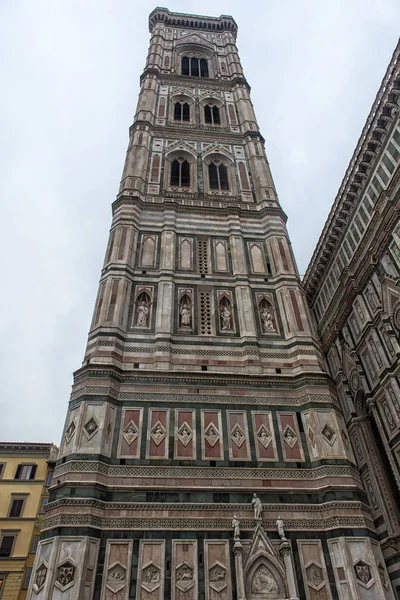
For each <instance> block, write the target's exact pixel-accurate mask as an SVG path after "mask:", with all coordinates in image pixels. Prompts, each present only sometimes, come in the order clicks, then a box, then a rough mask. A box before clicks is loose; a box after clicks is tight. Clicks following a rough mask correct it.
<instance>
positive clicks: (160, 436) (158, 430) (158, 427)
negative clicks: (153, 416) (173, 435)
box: [150, 421, 166, 446]
mask: <svg viewBox="0 0 400 600" xmlns="http://www.w3.org/2000/svg"><path fill="white" fill-rule="evenodd" d="M165 436H166V431H165V427H164V426H163V424H162V423H160V421H157V423H155V424H154V425H153V427H152V428H151V432H150V437H151V439H152V440H153V442H154V443H155V445H156V446H159V445H160V444H161V442H162V441H164V439H165Z"/></svg>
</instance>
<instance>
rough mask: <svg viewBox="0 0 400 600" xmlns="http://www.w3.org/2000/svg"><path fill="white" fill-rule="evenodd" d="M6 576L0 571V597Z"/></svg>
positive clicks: (0, 596)
mask: <svg viewBox="0 0 400 600" xmlns="http://www.w3.org/2000/svg"><path fill="white" fill-rule="evenodd" d="M6 577H7V575H6V574H5V573H0V598H2V596H3V592H4V588H5V587H6Z"/></svg>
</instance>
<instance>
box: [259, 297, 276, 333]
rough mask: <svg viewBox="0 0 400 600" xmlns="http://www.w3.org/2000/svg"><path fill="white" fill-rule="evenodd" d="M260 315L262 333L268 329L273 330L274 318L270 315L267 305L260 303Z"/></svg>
mask: <svg viewBox="0 0 400 600" xmlns="http://www.w3.org/2000/svg"><path fill="white" fill-rule="evenodd" d="M260 317H261V324H262V330H263V332H264V333H268V332H269V331H275V326H274V318H273V316H272V314H271V313H270V311H269V307H268V306H267V304H266V303H265V304H263V303H261V304H260Z"/></svg>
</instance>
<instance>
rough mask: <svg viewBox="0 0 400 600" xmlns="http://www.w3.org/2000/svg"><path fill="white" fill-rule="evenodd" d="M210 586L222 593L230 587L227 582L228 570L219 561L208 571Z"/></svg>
mask: <svg viewBox="0 0 400 600" xmlns="http://www.w3.org/2000/svg"><path fill="white" fill-rule="evenodd" d="M208 584H209V586H210V588H212V589H213V590H215V591H216V592H218V593H219V592H222V590H223V589H225V588H226V586H227V585H228V583H227V581H226V568H225V567H224V565H221V563H219V562H218V561H217V562H215V563H214V564H212V565H211V567H210V568H209V570H208Z"/></svg>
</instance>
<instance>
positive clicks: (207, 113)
mask: <svg viewBox="0 0 400 600" xmlns="http://www.w3.org/2000/svg"><path fill="white" fill-rule="evenodd" d="M204 121H205V122H206V123H211V124H212V125H220V123H221V118H220V116H219V108H218V106H210V105H209V104H206V105H205V107H204Z"/></svg>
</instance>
